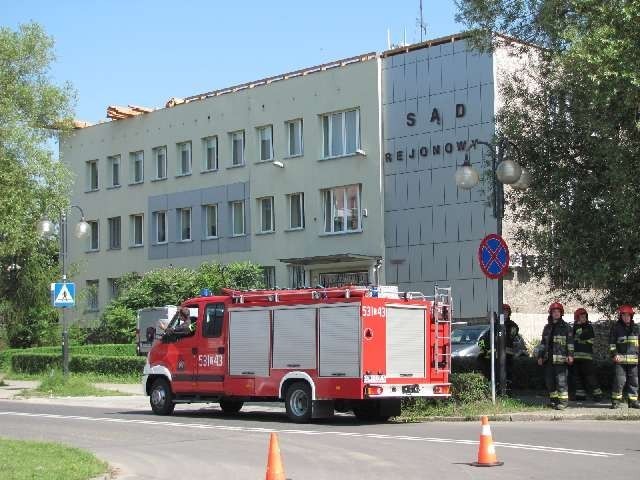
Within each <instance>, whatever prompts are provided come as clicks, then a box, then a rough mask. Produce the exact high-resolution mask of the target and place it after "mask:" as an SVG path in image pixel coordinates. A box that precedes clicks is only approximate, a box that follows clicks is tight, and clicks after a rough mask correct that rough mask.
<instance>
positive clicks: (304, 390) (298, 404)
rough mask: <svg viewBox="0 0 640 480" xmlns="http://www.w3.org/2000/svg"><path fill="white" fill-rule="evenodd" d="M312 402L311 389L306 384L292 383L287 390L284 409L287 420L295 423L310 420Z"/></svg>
mask: <svg viewBox="0 0 640 480" xmlns="http://www.w3.org/2000/svg"><path fill="white" fill-rule="evenodd" d="M312 405H313V401H312V399H311V387H310V386H309V384H308V383H307V382H296V383H292V384H291V385H290V386H289V388H287V394H286V396H285V408H286V410H287V416H288V417H289V420H291V421H292V422H295V423H306V422H308V421H309V420H310V419H311V413H312Z"/></svg>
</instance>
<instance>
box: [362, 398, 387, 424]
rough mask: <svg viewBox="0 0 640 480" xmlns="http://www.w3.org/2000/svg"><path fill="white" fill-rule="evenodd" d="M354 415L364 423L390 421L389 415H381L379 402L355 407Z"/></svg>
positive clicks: (364, 403) (373, 401) (367, 402)
mask: <svg viewBox="0 0 640 480" xmlns="http://www.w3.org/2000/svg"><path fill="white" fill-rule="evenodd" d="M353 413H354V415H355V416H356V418H357V419H358V420H361V421H363V422H386V421H387V420H389V416H388V415H382V414H381V413H380V405H379V402H377V401H375V400H369V401H366V402H362V403H360V404H359V405H355V406H354V407H353Z"/></svg>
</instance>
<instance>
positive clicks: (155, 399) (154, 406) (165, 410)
mask: <svg viewBox="0 0 640 480" xmlns="http://www.w3.org/2000/svg"><path fill="white" fill-rule="evenodd" d="M149 403H151V410H153V413H155V414H156V415H171V414H172V413H173V409H174V408H175V407H176V404H175V403H174V402H173V392H172V391H171V386H170V385H169V382H167V381H166V380H165V379H164V378H159V379H157V380H156V381H155V382H153V386H152V387H151V393H150V395H149Z"/></svg>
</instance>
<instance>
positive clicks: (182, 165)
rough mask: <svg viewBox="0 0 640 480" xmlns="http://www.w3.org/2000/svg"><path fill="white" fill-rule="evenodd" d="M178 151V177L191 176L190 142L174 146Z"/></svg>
mask: <svg viewBox="0 0 640 480" xmlns="http://www.w3.org/2000/svg"><path fill="white" fill-rule="evenodd" d="M176 147H177V150H178V176H180V175H191V142H182V143H177V144H176Z"/></svg>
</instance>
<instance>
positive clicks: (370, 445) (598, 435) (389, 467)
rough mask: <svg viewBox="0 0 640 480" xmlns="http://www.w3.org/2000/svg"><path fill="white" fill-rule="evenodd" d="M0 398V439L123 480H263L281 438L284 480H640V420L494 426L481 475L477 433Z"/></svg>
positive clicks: (468, 425) (472, 427) (465, 426)
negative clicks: (85, 455) (60, 450)
mask: <svg viewBox="0 0 640 480" xmlns="http://www.w3.org/2000/svg"><path fill="white" fill-rule="evenodd" d="M130 405H131V402H130V401H129V403H127V401H126V400H123V403H122V404H120V405H119V404H118V401H117V400H113V405H111V406H109V407H107V406H105V405H101V406H99V407H88V406H80V405H75V406H69V405H61V404H55V403H51V404H46V403H31V402H28V401H6V400H2V401H0V436H3V437H12V438H21V439H36V440H53V441H60V442H64V443H67V444H71V445H75V446H78V447H82V448H86V449H88V450H91V451H92V452H94V453H96V454H97V455H98V456H99V457H100V458H102V459H104V460H106V461H108V462H109V463H110V464H111V465H112V466H114V467H115V468H116V469H117V471H118V476H117V478H119V479H171V480H176V479H180V478H191V479H194V480H198V479H207V478H221V479H225V480H231V479H259V478H264V474H265V464H266V458H267V445H268V437H269V432H271V431H276V432H279V438H280V448H281V451H282V457H283V462H284V466H285V471H286V474H287V478H290V479H293V480H302V479H304V480H325V479H326V480H352V479H353V480H355V479H363V478H366V479H368V480H372V479H426V478H430V479H438V480H445V479H456V480H458V479H466V478H469V479H485V478H492V479H518V480H523V479H538V478H540V479H549V478H560V479H562V480H569V479H580V480H585V479H592V478H593V479H599V480H600V479H603V478H605V479H606V478H619V479H625V478H636V477H637V472H638V465H639V464H640V423H638V422H621V421H617V422H616V421H607V422H604V421H573V422H531V423H525V422H494V423H493V424H492V430H493V439H494V441H495V442H496V449H497V453H498V459H499V460H502V461H504V463H505V464H504V466H502V467H497V468H475V467H472V466H469V465H468V463H469V462H471V461H473V460H474V459H475V457H476V454H477V448H478V447H477V441H478V438H479V433H480V425H479V424H478V423H476V422H465V423H421V424H361V423H358V422H357V421H355V419H354V418H353V417H350V416H340V417H336V418H334V419H333V420H331V421H324V422H320V423H314V424H310V425H295V424H291V423H289V422H288V421H287V419H286V417H285V415H284V413H283V412H282V411H281V409H279V408H269V407H260V406H258V407H253V408H251V409H250V411H249V412H246V413H241V414H239V415H238V416H235V417H232V418H227V417H223V416H222V415H221V413H220V412H219V410H218V409H217V408H216V407H202V406H200V405H192V406H179V407H178V408H177V409H176V413H175V414H174V415H173V416H171V417H158V416H154V415H152V414H150V413H149V412H148V411H146V409H140V408H134V409H132V408H130Z"/></svg>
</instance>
